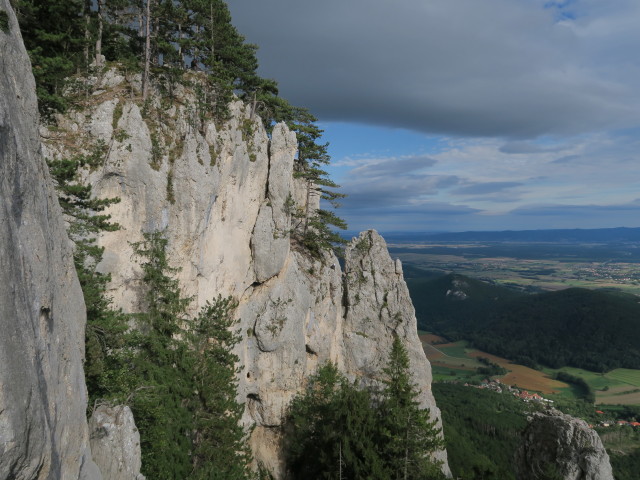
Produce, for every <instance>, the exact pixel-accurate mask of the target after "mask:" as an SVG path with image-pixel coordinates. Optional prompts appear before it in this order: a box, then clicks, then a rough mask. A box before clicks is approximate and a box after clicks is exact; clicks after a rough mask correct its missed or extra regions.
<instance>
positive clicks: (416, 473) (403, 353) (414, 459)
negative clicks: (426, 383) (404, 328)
mask: <svg viewBox="0 0 640 480" xmlns="http://www.w3.org/2000/svg"><path fill="white" fill-rule="evenodd" d="M384 373H385V374H386V376H387V378H386V380H385V381H384V389H383V391H382V402H381V405H380V412H381V417H380V419H381V425H380V426H381V430H382V439H381V441H382V444H383V445H384V450H383V452H384V453H383V457H384V461H385V463H386V465H387V468H388V470H389V471H390V472H391V474H392V476H391V477H390V478H394V479H404V480H406V479H425V478H440V477H441V476H442V474H441V472H440V468H439V465H438V464H437V463H435V462H434V461H433V460H431V459H430V458H429V454H430V453H433V452H435V451H436V450H439V449H442V448H444V441H443V440H442V437H441V435H440V432H441V429H440V428H438V427H437V421H436V420H431V419H430V418H429V410H428V409H421V408H420V404H419V402H418V401H417V397H418V395H419V393H418V391H417V390H416V387H415V386H414V385H413V384H412V383H411V370H410V368H409V356H408V354H407V349H406V347H405V346H404V344H403V343H402V341H401V340H400V338H399V337H398V336H394V339H393V344H392V346H391V352H390V354H389V361H388V363H387V366H386V368H385V369H384Z"/></svg>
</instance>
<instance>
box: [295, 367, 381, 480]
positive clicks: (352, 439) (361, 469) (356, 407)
mask: <svg viewBox="0 0 640 480" xmlns="http://www.w3.org/2000/svg"><path fill="white" fill-rule="evenodd" d="M377 428H378V427H377V415H376V411H375V407H374V404H373V399H372V396H371V394H370V392H369V390H366V389H365V390H360V389H357V388H356V387H355V386H354V385H352V384H350V383H349V382H348V381H347V380H346V379H345V378H344V377H343V376H342V375H341V374H340V373H339V372H338V369H337V367H336V366H335V365H334V364H332V363H327V364H326V365H324V366H322V367H321V368H320V369H319V370H318V373H317V374H316V375H314V376H313V377H311V378H310V379H309V385H308V387H307V389H306V391H305V392H304V393H303V394H302V395H300V396H298V397H296V398H295V399H294V400H293V402H292V403H291V406H290V408H289V412H288V417H287V422H286V425H285V438H286V439H285V451H286V458H287V466H288V468H289V470H290V473H291V474H292V477H293V478H326V479H339V478H340V476H341V475H342V478H370V479H380V480H382V479H386V478H388V472H386V471H385V470H384V465H383V463H382V459H381V457H380V455H379V451H378V445H376V443H375V439H376V437H377V433H376V432H377Z"/></svg>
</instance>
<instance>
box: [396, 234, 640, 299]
mask: <svg viewBox="0 0 640 480" xmlns="http://www.w3.org/2000/svg"><path fill="white" fill-rule="evenodd" d="M632 247H633V248H632ZM389 251H390V253H391V255H392V256H393V257H394V258H395V257H397V258H400V260H402V261H403V262H404V263H407V264H409V265H412V266H415V267H419V268H422V269H425V270H428V271H432V272H440V273H449V272H454V273H458V274H462V275H467V276H470V277H473V278H478V279H481V280H486V281H489V282H492V283H495V284H497V285H501V286H505V287H512V288H517V289H520V290H532V291H539V290H561V289H565V288H570V287H583V288H607V289H610V288H615V289H618V290H622V291H625V292H627V293H635V294H640V269H639V268H638V263H639V262H640V249H638V248H636V246H635V245H633V246H624V245H623V246H620V245H615V246H606V245H595V246H594V245H566V244H524V243H523V244H510V243H504V244H500V243H482V242H476V243H441V244H421V245H418V244H413V245H408V244H390V245H389Z"/></svg>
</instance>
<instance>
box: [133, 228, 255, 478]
mask: <svg viewBox="0 0 640 480" xmlns="http://www.w3.org/2000/svg"><path fill="white" fill-rule="evenodd" d="M167 243H168V242H167V239H166V237H165V235H164V234H163V233H162V232H150V233H146V234H144V238H143V240H142V241H141V242H137V243H134V244H133V248H134V252H135V253H136V255H137V256H138V257H140V258H141V259H142V260H143V262H142V271H143V278H142V280H143V283H144V286H145V291H146V293H145V303H146V306H145V309H144V312H143V313H141V314H139V315H138V326H137V329H138V331H137V337H138V342H137V350H138V355H137V357H136V359H135V362H134V365H135V368H134V370H135V372H134V373H135V375H136V376H137V384H138V387H137V388H136V390H135V391H134V395H133V412H134V415H135V418H136V425H137V426H138V428H139V430H140V440H141V445H142V454H143V459H142V465H143V473H144V474H145V475H146V476H147V478H154V479H175V478H194V479H229V480H243V479H246V478H248V476H249V463H250V454H249V451H248V448H247V446H246V443H245V438H244V436H245V435H244V431H243V429H242V426H241V425H240V424H239V421H240V418H241V416H242V412H243V410H244V408H243V405H241V404H238V403H237V400H236V395H237V380H236V373H237V369H236V363H237V361H238V357H237V356H236V355H234V354H233V353H232V349H233V347H234V346H235V345H236V343H237V342H238V341H239V336H238V334H237V333H236V332H234V331H233V330H232V328H233V325H234V324H235V320H234V317H233V310H234V308H235V306H236V303H235V302H234V301H233V300H232V299H231V298H225V299H223V298H221V297H218V298H217V299H216V300H215V301H213V302H210V303H207V304H206V305H205V307H204V308H203V309H202V310H201V312H200V314H199V315H198V317H197V318H195V319H189V318H188V316H187V314H186V311H187V306H188V305H189V303H190V301H191V299H190V298H187V297H184V296H183V295H182V293H181V292H180V286H179V283H178V281H177V280H176V279H175V274H176V273H177V271H178V270H177V269H175V268H173V267H171V266H170V265H169V259H168V257H167Z"/></svg>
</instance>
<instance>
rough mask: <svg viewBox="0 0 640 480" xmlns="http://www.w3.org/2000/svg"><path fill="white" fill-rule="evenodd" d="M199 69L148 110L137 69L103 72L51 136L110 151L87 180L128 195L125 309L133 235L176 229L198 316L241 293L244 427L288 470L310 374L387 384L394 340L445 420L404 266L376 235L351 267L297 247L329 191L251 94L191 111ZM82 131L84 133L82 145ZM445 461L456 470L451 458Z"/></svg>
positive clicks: (111, 260)
mask: <svg viewBox="0 0 640 480" xmlns="http://www.w3.org/2000/svg"><path fill="white" fill-rule="evenodd" d="M187 75H188V76H190V77H189V82H190V83H185V85H186V86H176V88H175V90H174V96H175V99H174V100H175V101H174V102H173V103H172V104H171V105H168V104H167V100H166V99H164V100H162V101H161V100H160V97H159V96H158V97H154V98H155V99H154V100H153V101H152V103H151V104H147V106H146V107H145V108H144V109H143V108H141V106H139V105H138V104H137V103H136V102H135V101H134V100H131V99H129V94H130V92H132V91H133V92H134V93H135V92H136V91H137V90H136V89H138V88H139V81H138V80H137V79H136V77H131V78H125V77H124V76H122V75H119V74H118V73H117V72H115V71H112V70H106V71H102V72H99V74H97V75H96V76H95V77H94V78H92V79H89V80H88V82H89V84H90V86H92V88H93V89H94V94H93V95H90V96H89V97H88V100H87V103H86V105H85V107H84V111H81V112H78V113H75V114H69V115H67V116H64V117H62V116H61V117H59V119H58V125H57V128H56V129H54V130H50V131H43V135H44V136H45V137H47V151H48V155H50V156H53V157H56V156H67V155H69V154H72V153H75V154H78V153H80V154H92V152H94V151H98V152H99V153H100V156H101V157H100V158H101V161H100V162H99V163H98V164H97V165H96V166H94V167H93V168H92V169H90V170H87V171H85V172H84V173H83V174H84V175H85V178H86V180H87V181H89V182H90V183H91V185H92V186H93V191H94V192H95V193H96V194H97V195H98V196H101V197H119V198H120V199H121V202H120V203H119V204H116V205H113V206H112V207H110V209H109V213H111V214H112V216H113V219H114V220H115V221H117V222H118V223H119V224H120V225H121V227H122V228H121V229H120V230H119V231H117V232H107V233H105V234H104V235H102V237H101V238H100V239H99V243H100V245H102V246H103V247H105V254H104V261H103V262H102V263H101V265H100V268H101V269H102V270H103V271H105V272H109V273H110V274H111V275H112V283H111V285H110V288H111V292H110V293H111V295H112V296H113V298H114V300H115V303H116V305H117V306H119V307H122V308H123V309H124V310H125V311H128V312H135V311H137V309H139V308H140V297H141V295H140V293H141V292H142V290H141V286H140V284H139V279H140V271H139V266H138V264H137V262H136V259H135V257H134V256H133V251H132V248H131V244H130V242H135V241H138V240H140V239H141V238H142V233H143V232H145V231H150V230H164V232H165V234H166V236H167V238H168V240H169V252H168V254H169V255H168V257H169V258H170V261H171V263H172V266H174V267H177V268H179V269H180V272H179V274H178V277H179V280H180V283H181V286H182V288H183V293H184V295H185V296H190V297H193V299H194V301H193V303H192V310H193V311H196V310H197V309H199V307H201V306H203V305H204V304H205V302H206V301H207V300H211V299H212V298H215V297H217V296H218V295H222V296H229V295H231V296H233V297H235V298H236V299H237V300H238V302H239V305H238V308H237V310H236V312H237V318H238V320H239V331H240V333H241V334H242V336H243V340H242V342H241V343H240V344H239V345H238V347H237V352H236V353H237V354H238V356H239V357H240V359H241V365H242V371H241V373H240V375H239V396H240V400H241V401H242V402H244V403H245V405H246V409H245V413H244V418H243V421H244V422H245V424H246V426H247V427H252V429H251V440H250V441H251V445H252V448H253V452H254V457H255V458H256V461H257V462H258V463H260V464H262V465H263V466H265V467H266V468H267V469H268V470H269V471H271V472H272V473H273V474H274V475H275V476H276V478H278V477H280V476H281V473H282V472H281V469H282V465H281V458H280V449H279V434H280V425H281V422H282V419H283V415H284V414H285V412H286V409H287V406H288V404H289V403H290V401H291V399H292V398H293V397H294V396H295V395H296V394H297V393H298V392H299V391H300V390H301V389H302V388H304V386H305V382H306V379H307V378H308V377H309V376H310V375H312V374H313V373H315V371H316V369H317V367H318V365H319V364H322V363H324V362H327V361H332V362H335V363H336V364H337V365H338V366H339V368H341V370H342V371H343V372H345V374H346V375H347V376H349V377H350V378H352V379H358V380H359V381H360V382H362V383H365V384H366V383H372V382H377V381H379V379H380V376H381V374H382V370H381V369H382V367H383V365H384V364H385V361H386V359H387V356H388V353H389V350H390V346H391V342H392V339H393V335H394V334H395V335H399V336H400V337H401V338H403V339H404V340H405V343H406V345H407V348H408V350H409V352H410V355H411V363H412V368H413V372H414V375H415V376H414V381H415V383H416V384H417V385H418V387H419V388H420V392H421V402H422V404H423V406H425V407H428V408H430V409H431V412H432V414H433V415H434V416H435V417H439V411H438V409H437V408H436V406H435V401H434V399H433V396H432V394H431V390H430V383H431V372H430V366H429V363H428V361H427V360H426V357H425V355H424V353H423V352H422V348H421V344H420V342H419V340H418V337H417V333H416V320H415V315H414V311H413V307H412V305H411V300H410V298H409V295H408V292H407V288H406V285H405V284H404V280H403V279H402V267H401V265H400V263H399V262H393V261H392V260H391V258H390V257H389V254H388V252H387V250H386V245H385V243H384V240H382V238H381V237H380V236H379V235H378V234H376V233H375V232H373V231H370V232H366V233H365V234H363V236H361V237H360V238H359V239H356V240H354V241H353V243H352V245H351V246H350V247H348V248H347V257H346V261H345V272H344V274H343V271H342V268H341V266H340V263H339V262H338V259H337V258H336V257H335V256H334V255H333V254H329V253H326V254H324V255H323V256H322V257H321V258H316V257H313V256H311V255H310V254H309V253H308V252H307V251H305V250H304V249H302V248H301V247H300V246H299V245H297V244H296V242H295V240H293V239H292V238H291V235H290V230H291V212H292V211H294V210H295V209H296V208H299V209H301V210H302V211H304V210H305V207H306V205H305V202H306V201H307V198H309V201H310V202H312V203H311V205H310V206H309V207H310V209H311V210H313V209H314V208H317V206H318V203H317V202H318V198H317V196H314V195H311V196H308V195H307V192H306V186H305V184H304V183H303V182H301V181H300V180H299V179H294V178H293V165H294V158H295V154H296V145H297V144H296V138H295V135H294V134H293V133H292V132H291V131H289V130H288V128H287V127H286V126H285V125H284V124H280V125H276V126H275V127H274V128H273V131H272V132H271V134H270V135H268V134H267V132H266V131H265V129H264V128H263V126H262V123H261V121H260V119H259V118H257V117H254V116H253V115H252V114H251V111H250V109H248V108H245V106H244V105H243V104H242V103H241V102H234V103H232V104H231V105H230V117H229V119H228V121H226V122H225V123H222V124H216V123H214V122H213V121H207V120H202V116H198V115H194V113H193V111H192V110H191V108H192V106H193V105H197V104H198V96H197V91H196V90H195V89H194V88H193V85H195V84H197V82H198V75H199V74H198V73H197V72H195V73H194V72H189V73H188V74H187ZM107 80H108V81H107ZM107 83H108V85H107ZM189 85H191V86H189ZM69 135H75V137H76V138H78V139H82V140H81V141H79V142H78V143H77V144H76V145H75V148H76V151H75V152H71V151H70V149H69V142H68V138H69ZM364 244H366V248H364V247H363V245H364ZM439 458H440V459H442V460H445V470H446V471H448V468H447V467H446V456H445V453H444V452H441V453H440V455H439Z"/></svg>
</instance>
